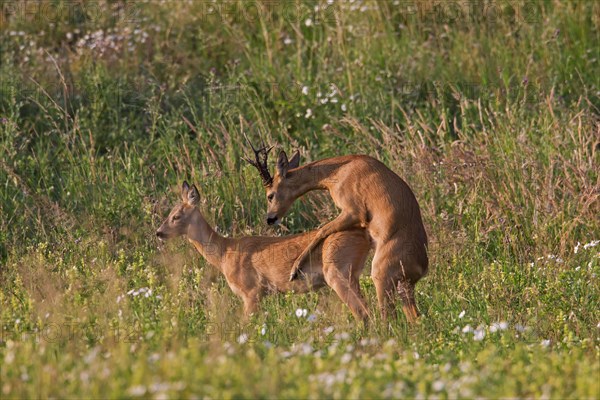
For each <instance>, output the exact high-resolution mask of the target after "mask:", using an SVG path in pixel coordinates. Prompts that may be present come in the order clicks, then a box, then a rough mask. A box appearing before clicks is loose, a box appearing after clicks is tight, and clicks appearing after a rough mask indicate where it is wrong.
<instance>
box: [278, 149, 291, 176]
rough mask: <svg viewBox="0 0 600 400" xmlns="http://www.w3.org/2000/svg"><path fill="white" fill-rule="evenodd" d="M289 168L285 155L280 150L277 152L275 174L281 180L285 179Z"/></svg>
mask: <svg viewBox="0 0 600 400" xmlns="http://www.w3.org/2000/svg"><path fill="white" fill-rule="evenodd" d="M289 166H290V165H289V162H288V158H287V155H286V154H285V151H283V150H281V151H280V152H279V157H278V158H277V174H279V176H281V177H282V178H285V176H286V175H287V171H288V168H289Z"/></svg>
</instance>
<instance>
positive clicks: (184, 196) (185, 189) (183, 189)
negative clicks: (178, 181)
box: [181, 181, 190, 201]
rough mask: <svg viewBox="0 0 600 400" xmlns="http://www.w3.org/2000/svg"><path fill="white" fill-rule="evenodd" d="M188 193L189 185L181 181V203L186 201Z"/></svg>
mask: <svg viewBox="0 0 600 400" xmlns="http://www.w3.org/2000/svg"><path fill="white" fill-rule="evenodd" d="M189 191H190V185H189V184H188V183H187V181H183V185H181V199H182V200H183V201H186V200H187V195H188V192H189Z"/></svg>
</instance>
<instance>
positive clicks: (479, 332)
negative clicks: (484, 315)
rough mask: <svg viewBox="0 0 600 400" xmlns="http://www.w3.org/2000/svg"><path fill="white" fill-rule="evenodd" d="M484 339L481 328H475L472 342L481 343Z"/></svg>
mask: <svg viewBox="0 0 600 400" xmlns="http://www.w3.org/2000/svg"><path fill="white" fill-rule="evenodd" d="M484 337H485V330H484V329H483V328H477V329H475V332H473V340H475V341H476V342H480V341H482V340H483V338H484Z"/></svg>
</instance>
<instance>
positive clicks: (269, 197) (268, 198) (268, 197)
mask: <svg viewBox="0 0 600 400" xmlns="http://www.w3.org/2000/svg"><path fill="white" fill-rule="evenodd" d="M273 197H275V193H271V194H270V195H268V196H267V200H269V203H270V202H271V201H273Z"/></svg>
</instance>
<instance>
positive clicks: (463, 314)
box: [458, 310, 467, 318]
mask: <svg viewBox="0 0 600 400" xmlns="http://www.w3.org/2000/svg"><path fill="white" fill-rule="evenodd" d="M466 313H467V312H466V311H465V310H462V311H461V312H460V314H458V318H462V317H464V316H465V314H466Z"/></svg>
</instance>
